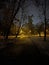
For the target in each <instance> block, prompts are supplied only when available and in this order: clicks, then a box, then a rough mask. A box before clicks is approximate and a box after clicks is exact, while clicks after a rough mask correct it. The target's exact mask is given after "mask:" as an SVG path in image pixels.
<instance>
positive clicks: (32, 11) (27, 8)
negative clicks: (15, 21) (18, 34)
mask: <svg viewBox="0 0 49 65" xmlns="http://www.w3.org/2000/svg"><path fill="white" fill-rule="evenodd" d="M38 1H39V3H40V4H41V3H43V4H44V0H38ZM0 3H1V2H0ZM22 6H23V9H24V10H23V15H24V16H25V15H26V18H25V20H24V23H25V22H27V21H28V19H27V17H28V16H31V15H33V17H32V19H33V23H34V24H36V23H37V22H40V21H44V15H43V9H42V7H41V6H39V7H37V6H36V3H35V0H25V2H24V3H23V5H22ZM43 7H44V5H43ZM39 9H40V11H39ZM24 16H23V17H24ZM2 17H3V13H2V9H0V19H2ZM16 17H17V18H19V19H21V21H22V8H21V7H20V9H19V12H18V13H17V15H16ZM46 18H47V19H49V0H46Z"/></svg>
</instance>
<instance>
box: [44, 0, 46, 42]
mask: <svg viewBox="0 0 49 65" xmlns="http://www.w3.org/2000/svg"><path fill="white" fill-rule="evenodd" d="M44 22H45V26H44V41H46V0H45V8H44Z"/></svg>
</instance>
